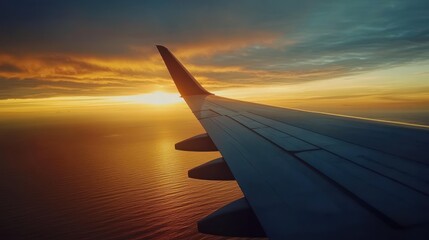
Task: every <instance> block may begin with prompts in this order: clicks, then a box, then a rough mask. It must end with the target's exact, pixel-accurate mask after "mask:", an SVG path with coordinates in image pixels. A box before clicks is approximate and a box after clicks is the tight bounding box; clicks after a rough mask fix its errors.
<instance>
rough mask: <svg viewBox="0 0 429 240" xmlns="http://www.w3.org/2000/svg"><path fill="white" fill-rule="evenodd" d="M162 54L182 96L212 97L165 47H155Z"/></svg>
mask: <svg viewBox="0 0 429 240" xmlns="http://www.w3.org/2000/svg"><path fill="white" fill-rule="evenodd" d="M155 46H156V48H157V49H158V51H159V53H160V54H161V57H162V59H163V60H164V63H165V65H166V67H167V69H168V71H169V72H170V75H171V78H172V79H173V81H174V83H175V84H176V87H177V89H178V90H179V92H180V94H181V95H182V96H190V95H212V93H210V92H208V91H207V90H206V89H204V88H203V87H202V86H201V85H200V84H199V82H198V81H197V80H195V78H194V77H193V76H192V75H191V74H190V73H189V72H188V70H186V68H185V67H184V66H183V65H182V64H181V63H180V62H179V60H177V58H176V57H175V56H174V55H173V54H172V53H171V52H170V50H168V48H166V47H164V46H163V45H158V44H157V45H155Z"/></svg>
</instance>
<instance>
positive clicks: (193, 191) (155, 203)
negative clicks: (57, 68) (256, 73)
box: [0, 109, 242, 240]
mask: <svg viewBox="0 0 429 240" xmlns="http://www.w3.org/2000/svg"><path fill="white" fill-rule="evenodd" d="M174 112H175V113H176V114H177V113H179V115H178V116H177V117H174V118H172V117H171V114H168V112H163V111H153V110H146V111H141V112H140V113H138V114H128V115H127V116H126V117H124V118H118V117H116V118H115V117H113V119H112V116H108V117H100V118H97V117H96V115H94V116H92V117H88V118H85V117H82V118H77V119H76V118H75V117H71V116H65V117H61V118H57V117H46V118H31V117H28V118H23V119H18V120H16V119H15V120H13V121H12V120H9V121H6V120H3V121H1V125H0V159H1V161H0V192H1V199H0V212H1V215H0V239H2V240H6V239H11V240H12V239H13V240H15V239H225V238H222V237H216V236H210V235H204V234H200V233H198V232H197V225H196V222H197V221H198V220H199V219H201V218H203V217H204V216H206V215H208V214H210V213H211V212H213V211H215V210H216V209H218V208H220V207H222V206H223V205H225V204H227V203H229V202H231V201H233V200H235V199H238V198H240V197H242V193H241V191H240V189H239V187H238V186H237V184H236V183H235V182H233V181H230V182H219V181H202V180H193V179H189V178H188V177H187V171H188V170H189V169H190V168H192V167H195V166H198V165H200V164H202V163H204V162H206V161H208V160H211V159H213V158H216V157H218V156H220V155H219V153H217V152H211V153H189V152H181V151H176V150H175V149H174V143H176V142H178V141H180V140H182V139H184V138H187V137H190V136H192V135H195V134H199V133H201V132H203V129H202V128H201V127H200V125H199V123H198V122H197V121H196V120H195V119H194V118H193V115H192V114H191V113H190V112H189V110H181V109H179V110H175V111H174ZM130 119H131V120H130Z"/></svg>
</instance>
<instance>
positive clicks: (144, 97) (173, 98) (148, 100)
mask: <svg viewBox="0 0 429 240" xmlns="http://www.w3.org/2000/svg"><path fill="white" fill-rule="evenodd" d="M119 100H120V101H124V102H131V103H143V104H152V105H166V104H173V103H179V102H182V101H183V100H182V98H181V97H180V95H179V94H178V93H167V92H161V91H156V92H152V93H146V94H139V95H132V96H123V97H119Z"/></svg>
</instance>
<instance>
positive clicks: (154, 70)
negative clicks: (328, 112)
mask: <svg viewBox="0 0 429 240" xmlns="http://www.w3.org/2000/svg"><path fill="white" fill-rule="evenodd" d="M428 22H429V3H428V2H427V1H417V0H415V1H383V2H380V3H374V2H373V1H352V0H349V1H299V2H297V1H120V2H119V1H91V3H89V2H87V1H2V2H1V3H0V34H1V36H2V37H1V38H0V99H7V98H34V97H50V96H69V95H71V96H80V95H85V96H88V95H126V94H136V93H144V92H150V91H153V90H155V89H165V90H173V85H172V83H171V80H170V78H169V76H168V73H167V72H166V69H165V67H164V65H163V63H162V60H161V58H160V57H159V56H158V53H157V52H156V49H155V47H154V45H155V44H164V45H166V46H168V47H169V48H170V49H171V50H172V51H173V52H174V53H176V54H177V55H178V57H179V58H180V59H182V60H183V62H184V63H185V64H186V66H187V67H188V68H189V70H190V71H191V72H192V73H193V74H194V75H195V76H196V77H197V78H198V79H199V80H201V81H202V82H203V83H204V85H205V86H206V87H207V88H208V89H210V90H212V91H217V90H225V89H228V88H234V87H249V86H250V87H255V86H266V85H273V84H301V83H307V82H311V81H318V80H324V79H332V78H337V77H344V76H351V75H355V74H362V73H365V72H368V71H374V70H380V69H388V68H392V67H398V66H402V65H405V64H410V63H417V62H424V61H426V60H428V59H429V27H428V24H427V23H428Z"/></svg>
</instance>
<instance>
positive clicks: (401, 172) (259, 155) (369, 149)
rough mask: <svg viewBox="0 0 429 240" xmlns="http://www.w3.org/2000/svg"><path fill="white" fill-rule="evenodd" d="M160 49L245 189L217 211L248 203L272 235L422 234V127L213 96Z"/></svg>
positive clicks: (426, 162) (428, 185)
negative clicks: (240, 196) (239, 196)
mask: <svg viewBox="0 0 429 240" xmlns="http://www.w3.org/2000/svg"><path fill="white" fill-rule="evenodd" d="M157 47H158V50H159V51H160V53H161V56H162V58H163V59H164V62H165V64H166V66H167V68H168V70H169V72H170V74H171V76H172V78H173V80H174V82H175V84H176V86H177V88H178V90H179V92H180V93H181V95H182V97H183V98H184V99H185V101H186V102H187V104H188V106H189V107H190V108H191V110H192V112H193V113H194V115H195V116H196V117H197V119H198V120H199V121H200V123H201V124H202V126H203V127H204V129H205V130H206V131H207V133H208V136H209V137H210V138H211V139H212V141H213V143H214V144H215V146H216V148H217V149H218V150H219V151H220V153H221V154H222V156H223V159H224V161H225V162H226V164H227V167H228V168H229V170H230V171H231V173H232V174H233V176H234V178H235V179H236V180H237V182H238V184H239V186H240V188H241V189H242V191H243V193H244V195H245V201H243V200H240V201H237V202H236V203H232V204H230V205H228V206H226V207H225V208H224V209H231V208H233V207H231V206H240V207H235V209H243V208H244V207H243V206H244V205H243V204H244V203H246V202H247V203H248V205H249V206H250V209H251V211H252V212H253V213H254V215H255V216H256V218H257V220H258V221H259V223H260V225H261V226H262V229H263V231H264V232H265V234H266V236H268V237H269V238H272V239H286V238H300V239H315V238H318V239H344V238H346V239H362V238H381V239H404V238H410V239H427V238H428V237H429V230H428V229H429V225H428V223H429V214H428V213H429V158H428V155H429V150H428V147H427V146H429V131H428V129H427V128H424V127H412V126H405V125H397V124H389V123H380V122H373V121H368V120H359V119H352V118H346V117H339V116H332V115H325V114H317V113H309V112H304V111H299V110H292V109H285V108H276V107H270V106H264V105H260V104H252V103H247V102H242V101H236V100H231V99H226V98H222V97H218V96H215V95H212V94H210V93H209V92H208V91H206V90H205V89H204V88H203V87H201V85H200V84H199V83H198V82H197V81H196V80H195V79H194V78H193V77H192V75H191V74H190V73H189V72H188V71H187V70H186V69H185V68H184V67H183V65H182V64H180V62H179V61H178V60H177V59H176V58H175V57H174V56H173V55H172V54H171V52H170V51H168V49H166V48H165V47H162V46H157ZM238 203H240V204H242V205H239V204H238ZM225 211H226V210H225ZM236 212H237V211H236ZM221 213H222V209H221V210H219V211H217V212H215V213H214V215H215V216H219V215H221ZM224 215H225V216H226V217H225V219H224V221H223V222H227V223H228V224H231V225H234V224H237V225H240V224H238V222H241V221H234V223H231V221H228V214H224ZM242 215H243V214H242ZM244 215H245V216H248V214H247V215H246V214H244ZM244 215H243V216H244ZM211 218H213V217H211ZM229 218H230V217H229ZM202 222H207V220H205V221H202ZM221 222H222V221H221ZM251 225H252V224H250V225H248V226H251ZM221 228H222V227H221ZM200 229H204V228H200ZM223 229H225V226H223ZM240 231H241V232H240ZM240 231H239V232H240V233H242V234H243V235H246V230H245V229H244V230H243V229H241V230H240ZM214 232H215V233H216V231H214ZM219 232H220V234H222V230H220V231H219ZM233 232H234V231H233ZM224 233H225V234H228V235H233V234H230V233H231V232H230V231H229V232H228V231H224ZM255 236H259V235H255Z"/></svg>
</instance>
